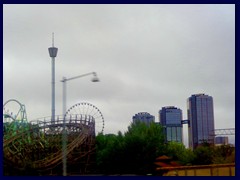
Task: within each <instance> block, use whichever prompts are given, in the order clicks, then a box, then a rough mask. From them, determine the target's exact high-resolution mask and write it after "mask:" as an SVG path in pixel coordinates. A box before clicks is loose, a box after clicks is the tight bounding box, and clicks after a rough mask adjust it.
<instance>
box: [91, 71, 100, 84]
mask: <svg viewBox="0 0 240 180" xmlns="http://www.w3.org/2000/svg"><path fill="white" fill-rule="evenodd" d="M99 81H100V80H99V78H98V77H97V74H96V73H95V72H93V78H92V82H99Z"/></svg>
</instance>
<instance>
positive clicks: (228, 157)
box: [213, 145, 235, 164]
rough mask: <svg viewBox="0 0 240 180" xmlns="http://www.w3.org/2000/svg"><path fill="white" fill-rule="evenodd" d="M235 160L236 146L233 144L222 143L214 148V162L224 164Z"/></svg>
mask: <svg viewBox="0 0 240 180" xmlns="http://www.w3.org/2000/svg"><path fill="white" fill-rule="evenodd" d="M233 162H235V148H234V147H233V146H231V145H221V146H217V147H215V148H214V156H213V163H214V164H224V163H233Z"/></svg>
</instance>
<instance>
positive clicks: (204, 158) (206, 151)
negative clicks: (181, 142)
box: [193, 146, 214, 165]
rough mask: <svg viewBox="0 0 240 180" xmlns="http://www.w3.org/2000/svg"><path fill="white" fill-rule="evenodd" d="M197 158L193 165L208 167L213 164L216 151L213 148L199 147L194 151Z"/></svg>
mask: <svg viewBox="0 0 240 180" xmlns="http://www.w3.org/2000/svg"><path fill="white" fill-rule="evenodd" d="M193 153H194V155H195V158H194V160H193V164H195V165H208V164H212V162H213V155H214V151H213V148H212V147H208V146H199V147H197V148H196V149H195V150H194V151H193Z"/></svg>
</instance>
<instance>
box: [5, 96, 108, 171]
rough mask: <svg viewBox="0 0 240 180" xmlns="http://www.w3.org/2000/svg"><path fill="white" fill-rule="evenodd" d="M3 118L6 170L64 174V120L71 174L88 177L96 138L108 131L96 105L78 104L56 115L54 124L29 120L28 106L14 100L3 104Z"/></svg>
mask: <svg viewBox="0 0 240 180" xmlns="http://www.w3.org/2000/svg"><path fill="white" fill-rule="evenodd" d="M13 107H14V109H10V108H13ZM3 117H4V123H3V128H4V137H3V152H4V168H5V170H7V169H9V168H11V169H12V171H14V172H18V171H19V172H21V171H24V170H31V171H32V172H35V175H62V157H63V156H62V137H63V136H62V135H63V132H64V131H63V126H64V124H63V122H64V118H65V123H66V124H65V126H66V133H67V139H66V142H67V143H66V144H67V146H66V147H67V148H66V156H67V170H68V173H69V174H70V173H77V174H85V173H87V172H88V171H89V170H90V169H91V168H92V167H93V165H94V159H93V158H94V152H95V135H96V133H102V132H103V128H104V118H103V115H102V113H101V112H100V110H99V109H98V108H97V107H96V106H94V105H92V104H90V103H87V102H82V103H77V104H75V105H73V106H72V107H70V108H69V109H68V110H67V112H66V114H65V115H64V116H56V117H55V122H54V123H52V122H51V117H46V118H41V119H37V120H34V121H27V116H26V109H25V106H24V105H23V104H21V103H20V102H19V101H17V100H15V99H11V100H9V101H7V102H6V103H5V104H4V105H3ZM9 173H10V172H9Z"/></svg>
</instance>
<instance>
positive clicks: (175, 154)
mask: <svg viewBox="0 0 240 180" xmlns="http://www.w3.org/2000/svg"><path fill="white" fill-rule="evenodd" d="M165 154H166V155H167V156H169V157H172V158H173V160H175V161H177V162H179V163H180V164H181V165H191V164H192V162H193V160H194V153H193V151H192V150H191V149H187V148H186V147H185V146H184V145H183V143H179V142H168V143H167V148H166V153H165Z"/></svg>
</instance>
